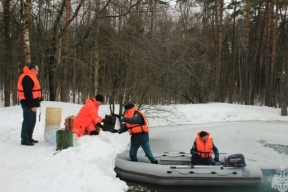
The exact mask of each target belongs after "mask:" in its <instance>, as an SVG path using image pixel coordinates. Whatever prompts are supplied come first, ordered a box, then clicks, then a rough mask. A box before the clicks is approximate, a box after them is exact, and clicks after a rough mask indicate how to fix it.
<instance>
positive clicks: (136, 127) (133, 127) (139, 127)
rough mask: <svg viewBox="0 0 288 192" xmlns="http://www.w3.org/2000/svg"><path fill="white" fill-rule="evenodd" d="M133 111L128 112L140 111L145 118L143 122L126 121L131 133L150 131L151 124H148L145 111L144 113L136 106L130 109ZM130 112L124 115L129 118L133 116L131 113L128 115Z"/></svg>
mask: <svg viewBox="0 0 288 192" xmlns="http://www.w3.org/2000/svg"><path fill="white" fill-rule="evenodd" d="M130 110H131V111H130V112H128V113H133V115H134V113H135V112H138V113H139V114H140V115H141V116H142V119H143V124H130V123H126V127H127V128H128V132H129V133H130V134H135V133H142V132H148V131H149V126H148V124H147V119H146V117H145V115H144V113H142V112H141V111H138V110H136V107H135V106H134V107H133V108H132V109H130ZM128 113H127V114H126V113H125V115H124V117H127V118H132V117H131V115H128Z"/></svg>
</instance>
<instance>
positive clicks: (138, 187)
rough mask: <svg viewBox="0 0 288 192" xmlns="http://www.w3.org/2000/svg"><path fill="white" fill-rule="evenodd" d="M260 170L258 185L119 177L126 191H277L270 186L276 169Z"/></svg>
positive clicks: (277, 191) (287, 182)
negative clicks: (190, 183) (194, 183)
mask: <svg viewBox="0 0 288 192" xmlns="http://www.w3.org/2000/svg"><path fill="white" fill-rule="evenodd" d="M261 171H262V173H263V178H262V182H261V183H260V184H259V185H258V186H234V187H230V186H229V187H228V186H223V187H221V186H207V187H206V186H161V185H155V184H147V183H141V182H136V181H130V180H125V179H122V178H121V179H122V180H124V181H125V182H126V183H127V185H128V186H129V190H128V192H139V191H144V192H188V191H189V192H191V191H192V192H234V191H235V192H279V191H280V190H276V189H273V188H272V179H273V177H274V175H275V174H277V173H276V170H272V169H261ZM287 184H288V181H287V178H286V185H287ZM283 192H285V191H283ZM287 192H288V190H287Z"/></svg>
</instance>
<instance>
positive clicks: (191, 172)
mask: <svg viewBox="0 0 288 192" xmlns="http://www.w3.org/2000/svg"><path fill="white" fill-rule="evenodd" d="M173 171H174V172H178V173H180V174H182V175H187V174H213V175H214V174H217V175H218V176H227V175H231V174H237V172H231V173H227V174H219V173H217V172H208V173H197V172H194V171H189V172H187V173H183V172H180V171H177V170H170V171H169V173H171V172H173ZM167 173H168V172H167Z"/></svg>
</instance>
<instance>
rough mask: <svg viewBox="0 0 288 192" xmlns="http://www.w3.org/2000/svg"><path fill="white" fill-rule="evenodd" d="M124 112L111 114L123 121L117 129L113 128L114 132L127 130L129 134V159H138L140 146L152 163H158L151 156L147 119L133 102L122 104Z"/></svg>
mask: <svg viewBox="0 0 288 192" xmlns="http://www.w3.org/2000/svg"><path fill="white" fill-rule="evenodd" d="M124 108H125V112H124V117H122V116H119V115H116V114H112V115H113V116H115V117H118V118H119V119H120V120H121V119H122V121H123V122H125V124H124V125H122V126H121V127H120V129H118V130H116V129H115V130H114V133H119V134H121V133H123V132H126V131H128V132H129V133H130V134H131V145H130V152H129V155H130V159H131V161H138V159H137V151H138V149H139V147H140V146H141V147H142V149H143V151H144V152H145V154H146V156H147V157H148V159H149V160H150V162H151V163H153V164H158V161H157V160H156V159H155V158H154V157H153V154H152V152H151V149H150V144H149V133H148V132H149V127H148V124H147V119H146V117H145V115H144V113H142V112H141V111H139V110H137V109H136V106H135V105H134V104H133V103H128V104H126V105H125V106H124Z"/></svg>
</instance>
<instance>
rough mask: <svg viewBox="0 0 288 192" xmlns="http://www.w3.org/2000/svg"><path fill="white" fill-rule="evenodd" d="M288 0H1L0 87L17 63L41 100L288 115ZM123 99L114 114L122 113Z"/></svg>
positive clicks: (6, 94) (10, 101)
mask: <svg viewBox="0 0 288 192" xmlns="http://www.w3.org/2000/svg"><path fill="white" fill-rule="evenodd" d="M287 8H288V1H287V0H231V1H230V0H229V1H224V0H178V1H176V0H175V1H172V0H171V1H164V0H1V1H0V31H1V36H0V57H1V58H2V59H1V60H0V70H1V75H0V90H4V91H3V92H1V99H2V100H4V105H5V106H11V105H16V104H18V103H19V100H18V98H17V88H16V84H17V80H18V77H19V75H20V74H21V73H22V68H23V66H25V65H27V66H29V65H30V64H31V63H32V64H36V65H38V66H39V69H40V73H39V79H40V82H41V85H42V90H43V95H44V100H48V101H61V102H73V103H83V102H84V101H85V99H86V98H87V97H88V96H92V97H93V96H94V95H95V94H97V93H101V94H103V95H104V96H105V98H106V103H108V104H110V109H111V111H113V112H114V104H116V103H117V104H120V106H122V105H123V104H125V103H126V102H128V101H133V102H134V103H137V104H138V105H139V107H141V106H142V105H144V104H149V105H155V104H162V105H165V104H170V103H174V104H183V103H208V102H226V103H239V104H245V105H265V106H269V107H281V115H287V88H288V87H287V86H288V85H287V81H288V80H287V78H288V77H287V71H288V63H287V57H288V54H287V53H288V22H287ZM121 110H122V107H120V111H119V112H120V113H121V112H122V111H121Z"/></svg>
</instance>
